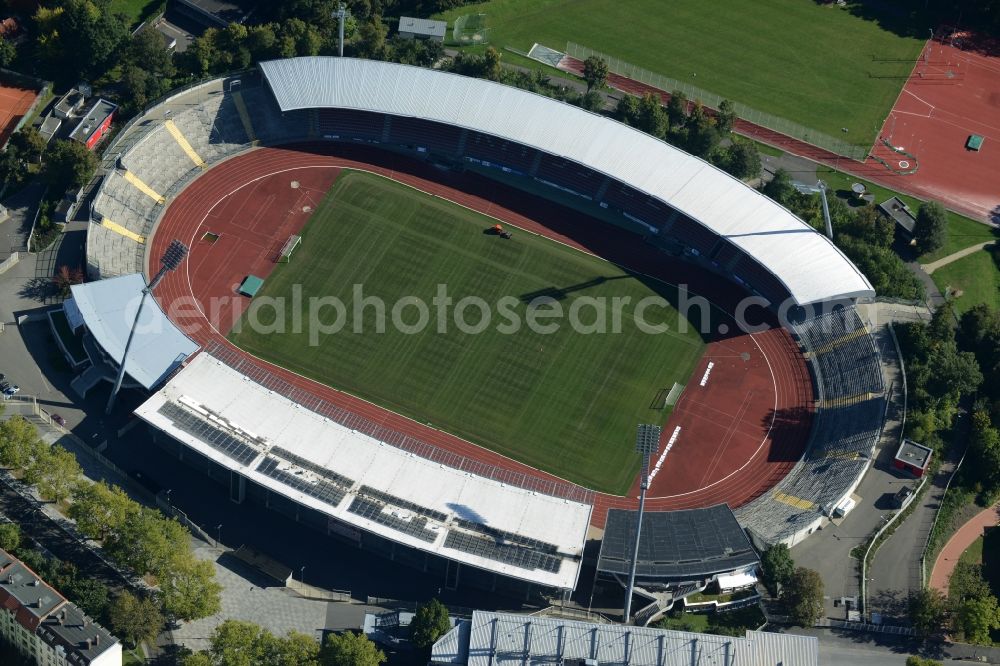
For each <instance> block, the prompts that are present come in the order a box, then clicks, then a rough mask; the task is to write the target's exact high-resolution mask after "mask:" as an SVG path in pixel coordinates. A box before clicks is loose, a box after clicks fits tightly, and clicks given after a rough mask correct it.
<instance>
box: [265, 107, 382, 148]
mask: <svg viewBox="0 0 1000 666" xmlns="http://www.w3.org/2000/svg"><path fill="white" fill-rule="evenodd" d="M272 104H273V102H272ZM318 113H319V119H318V122H319V133H320V136H322V137H324V138H336V139H342V140H360V141H374V142H376V143H381V141H382V131H383V129H384V128H385V116H384V115H382V114H381V113H369V112H367V111H352V110H350V109H320V110H319V112H318Z"/></svg>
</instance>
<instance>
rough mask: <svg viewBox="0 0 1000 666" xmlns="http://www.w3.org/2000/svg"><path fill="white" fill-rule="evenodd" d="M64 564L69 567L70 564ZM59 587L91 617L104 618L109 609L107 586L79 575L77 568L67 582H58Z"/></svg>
mask: <svg viewBox="0 0 1000 666" xmlns="http://www.w3.org/2000/svg"><path fill="white" fill-rule="evenodd" d="M63 564H64V565H65V566H68V565H69V563H63ZM49 582H50V583H51V582H52V581H49ZM57 586H58V587H59V590H60V591H61V592H62V593H63V594H65V595H66V596H67V597H69V598H70V599H72V600H73V603H75V604H76V605H77V606H79V607H80V608H82V609H83V612H84V613H86V614H87V615H89V616H90V617H98V618H99V617H103V616H104V613H105V611H107V609H108V587H107V585H105V584H104V583H102V582H101V581H99V580H96V579H94V578H87V577H86V576H81V575H79V573H78V572H77V571H76V570H75V568H74V570H73V573H72V575H71V576H70V577H68V579H67V580H64V581H62V582H57Z"/></svg>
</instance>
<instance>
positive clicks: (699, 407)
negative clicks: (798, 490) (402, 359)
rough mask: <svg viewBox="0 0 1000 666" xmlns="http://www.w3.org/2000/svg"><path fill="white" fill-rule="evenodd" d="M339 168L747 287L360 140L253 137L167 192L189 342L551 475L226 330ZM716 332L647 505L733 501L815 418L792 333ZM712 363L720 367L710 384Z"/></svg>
mask: <svg viewBox="0 0 1000 666" xmlns="http://www.w3.org/2000/svg"><path fill="white" fill-rule="evenodd" d="M345 167H346V168H355V169H361V170H366V171H370V172H373V173H378V174H381V175H385V176H387V177H390V178H393V179H394V180H397V181H399V182H402V183H405V184H408V185H411V186H413V187H415V188H417V189H420V190H422V191H424V192H427V193H429V194H432V195H435V196H439V197H442V198H445V199H448V200H451V201H454V202H456V203H459V204H461V205H464V206H467V207H469V208H471V209H474V210H477V211H479V212H482V213H484V214H487V215H491V216H493V217H496V218H497V219H500V220H502V221H504V222H506V223H508V224H511V225H514V226H517V227H520V228H523V229H526V230H529V231H532V232H535V233H539V234H542V235H545V236H547V237H549V238H552V239H554V240H557V241H560V242H563V243H566V244H568V245H571V246H572V247H575V248H578V249H580V250H583V251H587V252H591V253H593V254H596V255H598V256H601V257H603V258H605V259H607V260H609V261H613V262H615V263H617V264H620V265H623V266H626V267H628V268H630V269H632V270H635V271H639V272H642V273H645V274H648V275H652V276H654V277H657V278H659V279H662V280H664V281H667V282H670V283H673V284H688V285H690V291H691V292H693V293H697V294H700V295H702V296H704V297H705V298H707V299H709V300H711V301H712V302H713V303H714V304H716V305H717V306H719V307H720V308H722V309H723V310H724V311H726V312H732V311H733V308H735V306H736V303H737V302H738V300H739V299H740V298H742V296H743V295H744V294H742V293H741V292H740V290H739V288H737V287H735V286H734V285H732V284H731V283H729V282H727V281H725V280H723V279H721V278H720V277H718V276H716V275H714V274H712V273H709V272H707V271H704V270H702V269H699V268H697V267H695V266H692V265H690V264H687V263H685V262H681V261H670V260H669V258H668V257H667V255H665V254H663V253H662V252H661V251H659V250H656V249H654V248H652V247H651V246H649V245H646V244H644V243H643V242H642V240H641V239H640V238H639V237H638V236H635V235H633V234H631V233H628V232H626V231H624V230H621V229H618V228H617V227H613V226H611V225H609V224H608V223H606V222H601V221H599V220H596V219H592V218H588V217H586V216H584V215H581V214H579V213H577V212H572V213H569V212H568V211H567V210H566V209H565V208H562V207H560V206H558V205H557V204H555V203H552V202H549V201H547V200H545V199H542V198H539V197H534V196H531V195H528V194H525V193H523V192H521V191H519V190H516V189H513V188H510V187H506V186H504V185H501V184H499V183H497V182H495V181H493V180H490V179H488V178H486V177H483V176H479V175H476V174H472V173H465V174H458V173H454V172H449V171H444V170H441V169H437V168H434V167H432V166H429V165H427V164H425V163H423V162H418V161H415V160H410V159H407V158H404V157H401V156H396V155H392V154H389V153H386V152H384V151H380V150H377V149H374V148H369V147H366V146H350V145H338V144H326V143H324V144H316V145H300V146H293V147H288V148H262V149H257V150H254V151H252V152H250V153H248V154H244V155H241V156H238V157H235V158H233V159H230V160H228V161H226V162H224V163H222V164H220V165H219V166H216V167H215V168H213V169H211V170H210V171H208V172H207V173H205V174H204V175H203V176H201V177H200V178H198V179H197V180H196V181H194V182H193V183H192V184H191V185H190V186H188V187H187V188H186V189H185V190H184V191H183V192H182V193H181V194H180V195H179V196H178V197H177V198H176V199H175V200H174V201H173V202H172V203H171V205H170V206H169V208H168V209H167V211H166V213H165V214H164V216H163V218H162V220H161V221H160V223H159V224H158V226H157V228H156V230H155V233H154V235H153V238H152V240H151V242H150V252H149V256H150V257H159V256H161V254H162V252H163V250H164V249H165V247H166V244H167V243H168V242H169V241H170V240H171V239H174V238H177V239H179V240H181V241H183V242H185V243H187V244H188V245H189V246H190V247H191V253H190V255H189V258H188V261H187V262H186V263H185V270H182V271H177V272H175V273H171V274H168V276H167V277H166V278H165V279H164V280H163V282H162V283H161V285H160V287H159V288H158V290H157V299H158V300H159V301H160V303H161V305H162V306H163V308H164V310H165V311H166V312H167V313H168V315H169V316H170V318H171V319H172V320H173V321H174V322H175V323H176V324H178V325H179V326H180V327H181V328H182V330H184V331H185V332H186V333H187V334H188V335H190V336H191V337H192V338H193V339H194V340H196V341H197V342H198V343H200V344H202V345H208V344H211V343H217V344H222V345H225V346H227V347H228V348H229V349H231V350H233V351H234V352H236V353H239V354H240V355H242V356H243V357H244V358H246V359H248V360H250V361H252V362H253V363H255V364H256V365H257V366H259V367H262V368H266V370H267V371H268V372H270V373H272V374H274V375H275V376H277V377H280V378H282V379H284V380H286V381H288V382H290V383H291V384H293V385H294V386H296V387H297V388H300V389H303V390H306V391H308V392H309V393H311V394H312V395H315V396H317V397H319V398H322V399H325V400H328V401H330V402H332V403H334V404H336V405H338V406H340V407H343V408H345V409H348V410H350V411H352V412H354V413H357V414H359V415H361V416H364V417H366V418H368V419H370V420H372V421H374V422H376V423H378V424H379V425H383V426H386V427H389V428H392V429H394V430H396V431H399V432H401V433H403V434H406V435H409V436H411V437H414V438H416V439H420V440H423V441H426V442H428V443H430V444H433V445H435V446H438V447H441V448H443V449H446V450H448V451H451V452H454V453H456V454H459V455H463V456H467V457H469V458H473V459H476V460H480V461H482V462H484V463H487V464H493V465H497V466H499V467H501V468H504V469H509V470H511V471H514V472H521V473H525V474H528V475H530V476H534V477H539V478H549V479H552V478H556V477H553V476H552V475H550V474H547V473H545V472H542V471H539V470H537V469H534V468H531V467H528V466H526V465H524V464H522V463H519V462H517V461H514V460H511V459H509V458H505V457H503V456H501V455H499V454H496V453H493V452H491V451H488V450H486V449H483V448H480V447H478V446H476V445H475V444H472V443H471V442H468V441H466V440H463V439H461V438H458V437H456V436H453V435H450V434H448V433H445V432H442V431H440V430H435V429H433V428H431V427H429V426H426V425H424V424H421V423H418V422H416V421H413V420H410V419H408V418H406V417H403V416H400V415H398V414H396V413H394V412H391V411H388V410H386V409H383V408H381V407H378V406H376V405H373V404H371V403H369V402H366V401H364V400H361V399H359V398H356V397H354V396H352V395H350V394H347V393H343V392H340V391H337V390H335V389H332V388H330V387H328V386H325V385H322V384H319V383H317V382H314V381H312V380H309V379H306V378H304V377H301V376H299V375H297V374H295V373H293V372H291V371H288V370H286V369H284V368H280V367H277V366H274V365H271V364H268V363H266V362H265V361H262V360H260V359H256V358H255V357H252V356H250V355H249V354H247V353H246V352H243V351H242V350H238V349H237V348H235V347H234V346H232V345H231V344H229V343H228V341H227V340H226V339H225V333H227V332H228V331H229V330H230V328H231V327H232V326H233V325H234V323H235V322H237V321H238V320H239V317H240V315H241V314H242V312H243V308H244V307H245V305H246V303H247V302H248V301H247V300H246V299H243V298H242V297H239V296H238V295H236V294H235V287H236V285H238V283H239V282H240V281H241V280H242V279H243V277H245V276H246V275H248V274H254V275H258V276H260V277H265V278H266V277H267V275H268V274H269V273H270V271H271V270H272V269H273V268H274V257H275V255H276V253H277V252H278V250H279V249H280V246H281V244H282V243H283V242H284V241H285V239H286V238H287V237H288V236H289V235H290V234H292V233H295V232H296V231H298V230H299V229H301V228H302V226H303V225H304V224H305V223H306V221H307V220H308V218H309V215H310V214H311V212H312V210H313V208H315V206H316V205H317V204H318V202H319V201H320V199H321V198H322V196H323V195H324V193H325V192H326V190H327V189H328V188H329V187H330V185H331V184H332V183H333V181H334V179H335V178H336V176H337V173H338V172H339V170H340V169H341V168H345ZM568 213H569V214H568ZM208 232H211V233H212V234H216V235H217V237H218V238H217V240H214V241H210V240H208V239H205V238H204V236H205V234H206V233H208ZM758 314H759V315H760V317H761V318H762V319H765V318H768V317H769V315H768V314H767V313H764V312H760V313H758ZM768 323H771V322H768ZM720 328H721V327H720ZM733 329H734V330H735V327H733ZM713 335H714V337H713V338H712V339H710V340H709V344H708V346H707V347H706V351H705V354H704V356H703V358H702V359H701V360H700V362H699V365H698V367H697V368H696V370H695V372H694V375H693V376H692V378H691V380H690V381H689V384H688V386H687V388H686V389H685V392H684V394H683V395H682V397H681V399H680V401H679V402H678V404H677V406H676V408H675V410H674V412H673V414H672V415H671V418H670V419H669V421H668V423H667V425H666V427H665V428H664V442H662V443H661V450H662V446H663V445H664V444H665V442H666V439H667V438H668V437H669V435H670V434H671V433H672V432H673V431H674V428H675V427H676V426H680V427H681V431H680V434H679V437H678V439H677V442H676V443H675V444H674V447H673V449H672V450H671V452H670V454H669V455H668V456H666V458H665V460H664V462H663V465H662V467H661V469H660V470H659V472H658V474H657V476H656V477H655V478H654V481H653V484H652V487H651V491H650V496H651V499H650V501H649V502H648V504H649V506H650V508H652V509H661V510H662V509H677V508H696V507H704V506H710V505H714V504H718V503H721V502H726V503H728V504H729V505H730V506H732V507H733V508H736V507H738V506H740V505H742V504H745V503H746V502H748V501H750V500H752V499H754V498H756V497H758V496H760V495H761V494H762V493H764V492H766V490H767V489H768V488H770V487H771V486H773V485H774V484H775V483H777V482H778V481H779V480H780V479H781V478H782V477H783V476H784V475H785V474H787V473H788V471H789V470H790V469H791V468H792V466H793V465H794V464H795V462H796V461H797V460H798V459H799V458H800V457H801V455H802V453H803V451H804V448H805V444H806V441H807V438H808V433H809V426H810V423H811V418H812V384H811V380H810V378H809V374H808V370H807V368H806V365H805V361H804V360H803V358H802V357H801V355H800V354H799V351H798V348H797V346H796V345H795V343H794V342H793V341H792V339H791V338H790V336H789V335H788V333H787V332H786V331H785V330H784V329H782V328H780V327H771V328H768V329H767V330H765V331H763V332H761V333H755V334H753V335H747V334H742V333H738V332H737V333H735V334H734V333H732V332H729V331H725V332H722V331H716V332H715V333H714V334H713ZM709 362H711V363H713V368H712V371H711V372H710V373H709V375H708V377H707V380H706V382H705V386H704V387H702V386H700V383H701V379H702V377H703V376H704V375H705V370H706V369H707V365H708V363H709ZM658 455H659V454H658ZM655 462H656V458H654V464H655ZM636 483H638V481H636ZM633 490H637V487H636V488H633ZM629 495H630V497H628V498H626V497H615V496H610V495H603V494H598V495H597V498H596V501H595V511H594V517H593V521H592V522H593V523H594V525H595V526H597V527H602V526H603V524H604V521H605V519H606V513H607V509H608V508H610V507H632V506H634V503H635V502H634V499H633V497H634V493H630V494H629Z"/></svg>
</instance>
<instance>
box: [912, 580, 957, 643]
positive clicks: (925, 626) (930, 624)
mask: <svg viewBox="0 0 1000 666" xmlns="http://www.w3.org/2000/svg"><path fill="white" fill-rule="evenodd" d="M947 611H948V604H947V601H946V600H945V598H944V595H943V594H941V592H940V591H938V590H936V589H934V588H932V587H925V588H923V589H922V590H919V591H918V592H916V593H914V594H912V595H910V600H909V615H910V622H912V623H913V628H914V629H916V631H917V633H918V634H919V635H920V636H922V637H924V638H926V637H928V636H931V635H933V634H935V633H937V631H938V630H939V629H940V628H941V624H942V623H943V622H944V617H945V613H946V612H947Z"/></svg>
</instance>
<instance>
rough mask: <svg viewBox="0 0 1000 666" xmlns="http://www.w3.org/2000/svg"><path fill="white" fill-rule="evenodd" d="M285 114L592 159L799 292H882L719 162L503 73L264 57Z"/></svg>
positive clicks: (817, 297) (808, 296)
mask: <svg viewBox="0 0 1000 666" xmlns="http://www.w3.org/2000/svg"><path fill="white" fill-rule="evenodd" d="M259 67H260V69H261V72H263V74H264V76H265V78H266V79H267V81H268V84H269V85H270V88H271V90H272V92H273V93H274V96H275V98H276V100H277V102H278V106H279V107H280V108H281V111H282V112H286V111H294V110H296V109H311V108H345V109H354V110H360V111H370V112H374V113H386V114H392V115H399V116H405V117H412V118H422V119H425V120H430V121H434V122H439V123H445V124H448V125H453V126H456V127H463V128H466V129H468V130H471V131H476V132H482V133H484V134H488V135H491V136H496V137H500V138H503V139H506V140H509V141H513V142H516V143H520V144H522V145H525V146H530V147H532V148H536V149H538V150H541V151H544V152H546V153H549V154H551V155H556V156H558V157H562V158H565V159H567V160H570V161H573V162H576V163H578V164H582V165H584V166H586V167H587V168H589V169H593V170H595V171H597V172H599V173H603V174H605V175H607V176H609V177H610V178H613V179H615V180H618V181H621V182H624V183H628V184H629V185H630V186H631V187H633V188H635V189H637V190H638V191H640V192H642V193H645V194H647V195H650V196H652V197H655V198H657V199H659V200H661V201H663V202H665V203H666V204H668V205H669V206H671V207H673V208H675V209H676V210H678V211H680V212H681V213H683V214H685V215H686V216H688V217H690V218H692V219H694V220H696V221H698V222H699V223H701V224H702V225H704V226H705V227H707V228H708V229H710V230H711V231H712V232H713V233H715V234H718V235H720V236H721V237H723V238H725V239H726V240H727V241H729V242H731V243H733V244H734V245H736V246H737V247H738V248H739V249H740V250H742V251H743V252H745V253H747V254H749V255H750V256H752V257H754V258H755V259H756V260H757V261H758V262H760V264H761V265H762V266H763V267H764V269H766V270H767V271H769V272H770V273H771V274H773V275H774V276H775V277H776V278H777V279H778V280H779V281H780V282H781V283H782V284H784V286H785V288H787V289H788V291H789V292H790V294H791V296H792V298H793V299H794V300H795V301H796V302H797V303H798V304H799V305H805V304H809V303H815V302H819V301H826V300H834V299H841V298H852V297H870V296H874V293H875V292H874V290H873V289H872V286H871V284H870V283H869V282H868V280H867V279H866V278H865V276H864V275H863V274H862V273H861V272H860V271H859V270H858V269H857V267H856V266H854V264H852V263H851V261H850V260H849V259H848V258H847V257H846V256H844V254H843V253H842V252H841V251H840V250H838V249H837V247H836V246H835V245H834V244H833V242H832V241H831V240H830V239H828V238H827V237H826V236H824V235H822V234H819V233H817V232H816V231H815V230H814V229H813V228H812V227H810V226H809V225H808V224H806V223H805V222H803V221H802V220H801V219H799V218H798V217H796V216H795V215H793V214H792V213H791V212H790V211H789V210H787V209H786V208H783V207H782V206H780V205H779V204H777V203H775V202H774V201H772V200H771V199H769V198H768V197H766V196H764V195H763V194H761V193H760V192H757V191H756V190H754V189H753V188H752V187H749V186H748V185H746V184H745V183H743V182H741V181H740V180H738V179H736V178H733V177H732V176H730V175H729V174H727V173H725V172H724V171H722V170H720V169H718V168H716V167H714V166H712V165H711V164H709V163H708V162H706V161H704V160H701V159H698V158H696V157H694V156H692V155H689V154H688V153H685V152H684V151H682V150H680V149H678V148H675V147H674V146H671V145H669V144H667V143H665V142H663V141H661V140H659V139H656V138H654V137H652V136H650V135H648V134H645V133H644V132H641V131H639V130H637V129H634V128H632V127H629V126H627V125H624V124H622V123H619V122H617V121H614V120H611V119H609V118H606V117H604V116H601V115H599V114H595V113H590V112H588V111H585V110H583V109H580V108H578V107H575V106H572V105H570V104H566V103H563V102H559V101H556V100H553V99H550V98H548V97H543V96H541V95H537V94H535V93H531V92H527V91H524V90H519V89H517V88H512V87H510V86H505V85H502V84H499V83H494V82H492V81H486V80H482V79H474V78H469V77H465V76H460V75H458V74H451V73H447V72H440V71H435V70H431V69H424V68H421V67H412V66H408V65H400V64H396V63H388V62H377V61H373V60H356V59H353V58H331V57H320V56H314V57H305V58H291V59H287V60H270V61H265V62H261V63H260V64H259Z"/></svg>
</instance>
